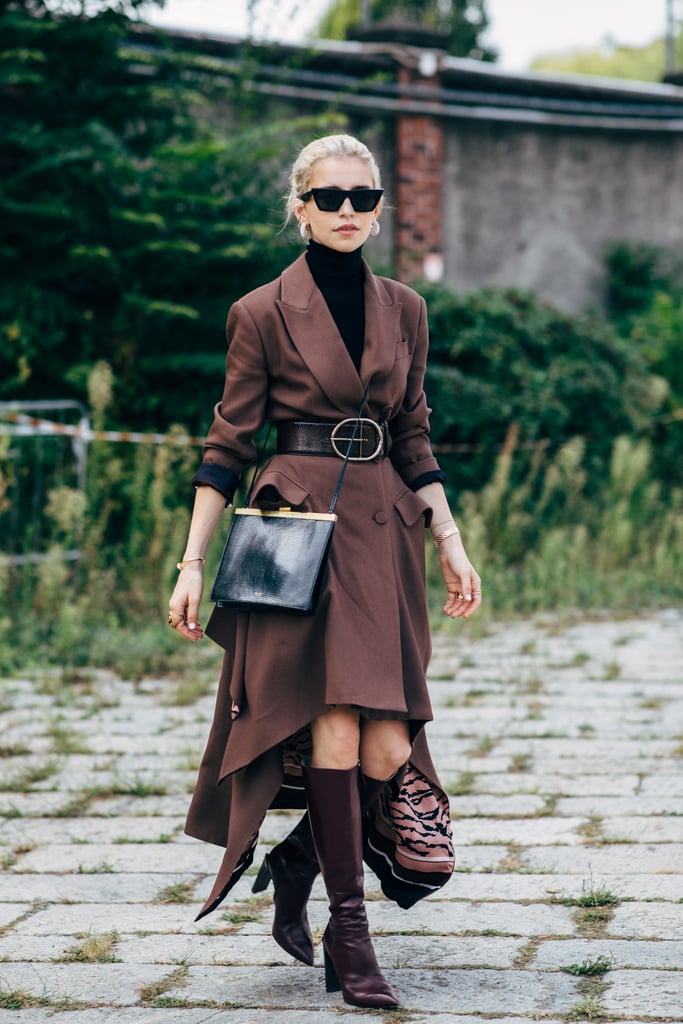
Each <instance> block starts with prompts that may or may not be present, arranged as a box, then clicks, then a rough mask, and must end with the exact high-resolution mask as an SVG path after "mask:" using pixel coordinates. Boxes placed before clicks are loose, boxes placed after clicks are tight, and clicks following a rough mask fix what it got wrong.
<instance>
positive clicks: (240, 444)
mask: <svg viewBox="0 0 683 1024" xmlns="http://www.w3.org/2000/svg"><path fill="white" fill-rule="evenodd" d="M226 334H227V341H228V354H227V358H226V364H225V386H224V389H223V397H222V398H221V400H220V402H218V403H217V405H216V406H215V407H214V417H213V423H212V424H211V427H210V429H209V432H208V434H207V435H206V439H205V441H204V445H203V448H202V464H201V466H200V468H199V470H198V472H197V473H196V475H195V477H194V480H193V483H194V484H195V485H196V486H202V485H207V486H210V487H214V488H215V489H216V490H218V491H220V492H221V493H222V494H224V495H225V497H226V498H227V500H230V499H231V497H232V492H233V491H234V489H235V487H236V486H237V483H238V481H239V477H240V475H241V474H242V472H243V471H244V470H245V469H246V468H247V466H248V465H249V464H250V463H252V462H254V461H255V459H256V454H257V453H256V445H255V444H254V438H255V436H256V435H257V434H258V432H259V430H260V429H261V427H262V426H263V424H264V422H265V414H266V402H267V397H268V371H267V367H266V359H265V353H264V349H263V341H262V339H261V335H260V333H259V330H258V328H257V326H256V324H255V322H254V320H253V318H252V316H251V314H250V313H249V311H248V310H247V309H246V308H245V307H244V305H243V303H242V302H236V303H235V304H234V305H233V306H232V307H231V309H230V312H229V314H228V322H227V326H226Z"/></svg>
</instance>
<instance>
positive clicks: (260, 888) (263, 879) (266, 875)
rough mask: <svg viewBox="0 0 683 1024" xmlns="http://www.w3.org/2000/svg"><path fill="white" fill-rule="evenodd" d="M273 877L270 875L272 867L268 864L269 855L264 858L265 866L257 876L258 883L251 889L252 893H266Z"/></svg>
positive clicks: (263, 865)
mask: <svg viewBox="0 0 683 1024" xmlns="http://www.w3.org/2000/svg"><path fill="white" fill-rule="evenodd" d="M272 877H273V876H272V875H271V873H270V865H269V864H268V854H266V855H265V857H264V858H263V864H262V865H261V867H260V868H259V873H258V875H257V876H256V881H255V882H254V884H253V885H252V887H251V891H252V892H264V891H265V890H266V889H267V888H268V886H269V885H270V880H271V878H272Z"/></svg>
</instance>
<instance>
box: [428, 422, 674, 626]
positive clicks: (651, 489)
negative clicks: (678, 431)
mask: <svg viewBox="0 0 683 1024" xmlns="http://www.w3.org/2000/svg"><path fill="white" fill-rule="evenodd" d="M514 459H515V453H514V452H513V451H510V452H508V453H505V454H503V455H501V456H499V458H498V460H497V461H496V465H495V470H494V474H493V477H492V479H491V481H490V482H489V483H488V484H487V485H486V486H485V487H484V488H483V489H482V490H481V491H479V492H473V491H469V492H465V493H463V494H461V495H460V497H459V499H458V500H457V503H456V504H455V507H456V509H457V512H458V515H459V517H460V519H461V520H462V523H463V526H464V529H465V531H466V541H467V549H468V554H469V555H470V557H471V558H472V561H473V563H474V564H475V565H476V566H477V569H478V571H479V572H480V574H481V576H482V579H483V580H484V591H485V595H486V604H487V608H488V611H489V613H492V614H494V615H497V616H499V617H500V616H509V615H519V614H529V613H533V612H547V611H548V610H549V609H583V610H586V609H598V608H609V609H611V610H612V611H634V610H637V609H638V608H639V606H642V605H643V604H645V605H647V606H648V607H664V606H666V605H667V604H671V603H673V604H679V603H680V602H681V600H683V489H682V488H681V487H680V486H678V487H677V488H672V489H671V490H669V491H668V492H667V493H666V494H665V493H664V492H663V490H662V488H661V486H660V485H659V484H658V483H657V481H656V479H654V476H653V469H652V449H651V445H650V444H649V442H647V441H644V440H643V441H634V440H632V439H629V438H627V437H622V438H619V439H618V440H617V441H616V443H615V444H614V447H613V452H612V457H611V460H610V468H609V477H608V479H607V480H606V481H605V482H604V484H603V485H602V487H601V488H600V490H599V491H598V492H597V493H596V494H594V495H593V496H592V497H591V499H590V500H589V499H588V498H587V497H586V496H585V492H584V484H585V479H586V467H585V464H584V445H583V442H582V440H581V439H580V438H575V439H573V440H572V441H569V442H568V443H567V444H566V445H565V446H564V447H562V448H561V449H560V450H559V451H558V452H557V454H556V455H555V457H554V458H552V459H550V460H548V462H547V464H546V465H544V466H539V465H538V463H537V464H535V465H532V466H531V467H530V469H529V471H528V474H527V476H526V477H525V478H524V479H522V482H521V484H516V483H514V482H513V479H512V475H513V474H512V468H513V464H514ZM430 557H431V560H432V561H431V566H430V568H431V573H432V580H433V590H434V591H435V593H437V596H438V597H440V596H441V593H440V588H439V582H438V573H437V566H436V559H435V558H434V554H433V552H432V551H431V549H430Z"/></svg>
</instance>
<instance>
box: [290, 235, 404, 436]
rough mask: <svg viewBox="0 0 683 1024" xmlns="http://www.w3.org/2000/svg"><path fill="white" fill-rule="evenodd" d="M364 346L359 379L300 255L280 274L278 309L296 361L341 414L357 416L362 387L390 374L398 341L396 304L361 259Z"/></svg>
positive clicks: (398, 321)
mask: <svg viewBox="0 0 683 1024" xmlns="http://www.w3.org/2000/svg"><path fill="white" fill-rule="evenodd" d="M363 270H364V274H365V342H364V348H363V358H362V360H361V366H360V375H359V374H358V373H357V372H356V368H355V366H354V365H353V362H352V361H351V358H350V356H349V354H348V352H347V351H346V346H345V345H344V342H343V341H342V339H341V336H340V334H339V331H338V330H337V325H336V324H335V322H334V319H333V317H332V314H331V313H330V311H329V308H328V305H327V303H326V302H325V299H324V297H323V294H322V292H321V291H320V289H319V288H318V287H317V285H316V283H315V281H314V280H313V275H312V274H311V271H310V270H309V267H308V263H307V262H306V257H305V255H301V256H300V257H299V258H298V259H297V260H295V261H294V263H292V264H291V265H290V266H289V267H287V269H286V270H284V271H283V273H282V275H281V278H280V282H281V287H280V295H281V298H280V299H278V302H277V305H278V308H279V309H280V312H281V314H282V318H283V320H284V322H285V326H286V327H287V330H288V332H289V335H290V337H291V339H292V342H293V343H294V345H295V347H296V349H297V351H298V352H299V354H300V356H301V358H302V359H303V360H304V362H305V363H306V365H307V366H308V368H309V370H310V371H311V373H312V374H313V376H314V377H315V378H316V380H317V381H318V383H319V384H320V386H321V388H322V389H323V391H324V392H325V394H326V395H327V397H328V399H329V400H330V402H331V403H332V404H333V405H335V406H336V407H337V408H338V409H339V410H340V411H341V412H343V413H344V414H345V415H346V416H349V415H355V413H357V412H358V406H359V405H360V402H361V399H362V397H363V392H364V390H365V385H366V384H367V383H368V381H369V380H370V379H371V378H373V379H377V378H379V377H383V376H385V375H386V374H388V373H389V371H390V370H391V368H392V366H393V365H394V360H395V358H396V347H397V345H398V342H399V341H400V316H401V303H400V302H394V301H393V299H392V297H391V295H390V294H389V293H388V291H387V289H386V288H385V287H384V285H383V284H382V281H381V280H380V279H379V278H377V277H375V275H374V274H373V273H372V271H371V270H370V268H369V266H368V265H367V263H366V262H365V260H363Z"/></svg>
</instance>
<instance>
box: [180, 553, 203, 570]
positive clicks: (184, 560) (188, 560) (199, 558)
mask: <svg viewBox="0 0 683 1024" xmlns="http://www.w3.org/2000/svg"><path fill="white" fill-rule="evenodd" d="M205 561H206V559H205V558H202V556H201V555H197V557H196V558H183V560H182V562H176V569H177V570H178V572H181V571H182V570H183V569H184V568H185V566H186V565H187V564H188V562H201V563H202V565H204V562H205Z"/></svg>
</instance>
